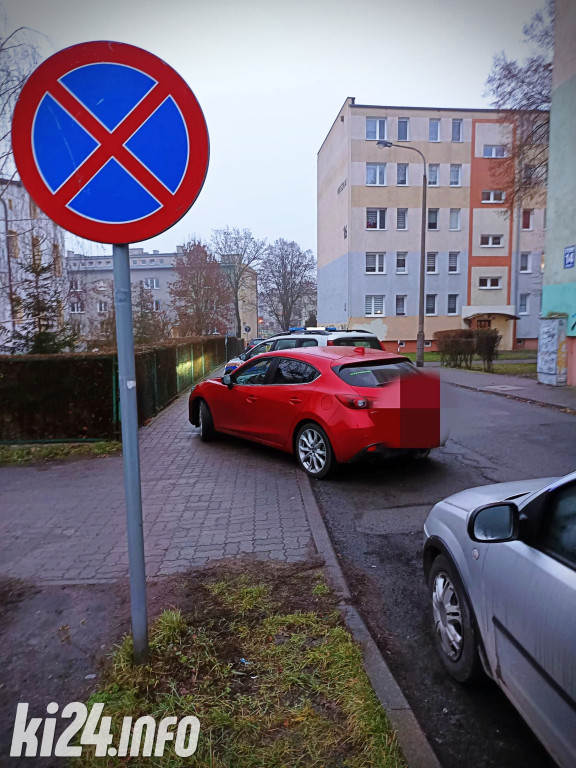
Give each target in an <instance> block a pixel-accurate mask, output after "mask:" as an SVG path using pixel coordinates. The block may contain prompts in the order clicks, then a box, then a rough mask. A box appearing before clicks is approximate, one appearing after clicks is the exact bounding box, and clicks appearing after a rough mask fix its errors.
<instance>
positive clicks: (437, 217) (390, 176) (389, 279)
mask: <svg viewBox="0 0 576 768" xmlns="http://www.w3.org/2000/svg"><path fill="white" fill-rule="evenodd" d="M513 132H514V126H513V125H512V124H506V123H503V121H502V120H501V119H500V117H499V115H498V114H497V113H496V112H495V111H493V110H457V109H454V110H452V109H424V108H414V107H388V106H376V105H363V104H356V103H355V100H354V98H348V99H346V101H345V102H344V104H343V106H342V108H341V110H340V112H339V114H338V116H337V117H336V120H335V121H334V123H333V125H332V127H331V129H330V131H329V133H328V135H327V137H326V139H325V141H324V143H323V144H322V147H321V148H320V151H319V153H318V322H319V323H321V324H335V325H338V326H343V327H346V326H350V327H364V328H366V329H369V330H372V331H374V332H375V333H377V334H378V336H379V338H380V339H382V340H384V341H385V342H388V343H389V347H390V349H395V348H396V347H397V346H399V347H403V348H405V349H406V351H408V350H410V349H412V348H415V340H416V331H417V318H418V310H419V276H420V237H421V221H422V183H423V175H424V171H426V176H427V190H426V192H427V205H426V269H425V337H426V342H427V345H431V343H432V335H433V333H434V332H435V331H437V330H447V329H453V328H466V327H492V328H497V329H498V330H499V331H500V333H501V334H502V336H503V341H502V344H501V348H502V349H513V348H516V347H526V348H528V347H535V346H536V343H537V336H538V316H539V310H540V295H541V280H542V277H541V262H542V255H543V251H544V223H545V221H544V210H543V209H542V208H536V207H534V208H525V209H523V208H519V209H518V210H516V209H515V207H514V205H513V204H512V200H511V197H512V195H511V194H510V192H509V191H507V190H509V189H511V188H512V187H513V174H514V173H515V167H514V161H513V159H512V158H510V157H509V154H510V146H511V138H513V135H514V133H513ZM381 141H388V142H392V143H393V144H394V145H395V146H390V147H385V146H381V145H379V142H381ZM410 149H412V150H413V149H417V150H419V151H420V152H421V153H422V154H423V155H424V157H425V159H426V166H425V167H424V164H423V162H422V160H421V158H420V156H419V155H418V154H417V153H416V152H414V151H409V150H410ZM507 198H508V199H507Z"/></svg>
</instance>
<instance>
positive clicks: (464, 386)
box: [444, 381, 576, 416]
mask: <svg viewBox="0 0 576 768" xmlns="http://www.w3.org/2000/svg"><path fill="white" fill-rule="evenodd" d="M444 383H445V384H449V385H450V386H451V387H460V389H469V390H471V391H472V392H480V393H482V394H484V395H498V396H499V397H507V398H508V400H518V401H519V402H521V403H531V404H532V405H538V406H540V408H551V409H552V410H553V411H558V412H559V413H569V414H570V415H571V416H576V409H575V408H570V406H569V405H556V403H547V402H546V401H544V400H534V399H533V398H531V397H522V396H521V395H511V394H510V393H509V392H495V391H494V390H490V389H483V388H482V387H473V386H472V385H471V384H456V382H454V381H445V382H444Z"/></svg>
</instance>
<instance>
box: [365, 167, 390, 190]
mask: <svg viewBox="0 0 576 768" xmlns="http://www.w3.org/2000/svg"><path fill="white" fill-rule="evenodd" d="M366 184H367V186H369V187H383V186H385V184H386V163H366Z"/></svg>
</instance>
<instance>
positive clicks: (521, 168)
mask: <svg viewBox="0 0 576 768" xmlns="http://www.w3.org/2000/svg"><path fill="white" fill-rule="evenodd" d="M524 41H525V42H526V43H527V44H529V45H531V46H532V48H533V53H532V55H531V56H529V57H528V58H527V59H526V60H525V61H523V62H519V61H516V60H515V59H509V58H508V57H507V56H506V54H505V53H504V51H502V52H501V53H499V54H498V55H496V56H495V57H494V60H493V64H492V71H491V72H490V75H489V76H488V79H487V80H486V89H487V95H490V96H491V97H492V106H493V107H494V108H495V109H497V110H499V111H500V112H501V113H502V116H501V120H502V122H503V123H506V124H512V125H514V126H515V132H514V133H513V135H512V137H511V139H510V141H509V147H508V150H509V151H508V154H509V156H510V157H512V158H513V160H514V161H515V166H516V172H515V173H513V172H511V169H510V167H506V164H502V163H496V164H495V167H497V166H499V167H500V168H501V169H502V171H503V175H504V177H503V186H504V188H505V189H506V192H507V197H508V200H509V203H510V206H512V205H513V204H514V201H515V200H516V201H517V200H522V199H523V198H528V197H530V198H533V199H535V200H537V201H539V202H542V198H543V197H544V196H545V194H546V187H545V185H546V179H547V166H548V131H549V109H550V100H551V94H552V56H553V48H554V0H547V3H546V7H545V9H544V10H541V11H538V13H536V14H535V15H534V16H533V17H532V19H531V21H530V22H529V23H528V24H526V25H525V26H524Z"/></svg>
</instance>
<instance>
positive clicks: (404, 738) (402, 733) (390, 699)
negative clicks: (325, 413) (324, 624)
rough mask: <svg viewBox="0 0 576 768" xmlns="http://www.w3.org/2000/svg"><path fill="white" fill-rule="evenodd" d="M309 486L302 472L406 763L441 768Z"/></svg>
mask: <svg viewBox="0 0 576 768" xmlns="http://www.w3.org/2000/svg"><path fill="white" fill-rule="evenodd" d="M310 483H311V481H310V479H309V478H308V476H307V475H305V474H303V473H299V474H298V486H299V489H300V493H301V495H302V501H303V503H304V508H305V510H306V516H307V518H308V523H309V525H310V529H311V531H312V538H313V539H314V543H315V545H316V549H317V550H318V553H319V554H320V556H321V557H322V558H323V559H324V563H325V566H324V567H325V570H326V573H327V577H328V581H329V583H330V586H331V587H332V588H333V590H334V591H335V592H336V594H337V595H338V597H340V600H341V604H340V606H339V607H340V610H341V612H342V614H343V616H344V620H345V622H346V625H347V626H348V629H349V630H350V632H351V633H352V636H353V637H354V639H355V640H356V642H357V643H358V644H359V645H360V646H361V648H362V655H363V657H364V669H365V670H366V674H367V675H368V678H369V680H370V683H371V685H372V688H373V689H374V692H375V693H376V696H377V697H378V699H379V701H380V703H381V704H382V707H383V708H384V710H385V711H386V716H387V717H388V720H389V721H390V723H391V724H392V727H393V728H394V730H395V732H396V736H397V738H398V743H399V744H400V748H401V750H402V752H403V754H404V757H405V759H406V762H407V764H408V766H409V768H441V765H440V763H439V761H438V758H437V757H436V755H435V754H434V751H433V749H432V747H431V746H430V744H429V742H428V739H427V738H426V736H425V734H424V731H423V730H422V728H421V727H420V725H419V723H418V721H417V720H416V717H415V716H414V713H413V712H412V710H411V708H410V705H409V704H408V702H407V701H406V698H405V696H404V694H403V693H402V690H401V689H400V686H399V685H398V683H397V682H396V680H395V679H394V676H393V675H392V672H391V671H390V669H389V667H388V665H387V664H386V661H385V659H384V657H383V656H382V654H381V653H380V650H379V648H378V646H377V645H376V643H375V641H374V638H373V637H372V635H371V634H370V631H369V630H368V627H367V626H366V624H365V623H364V621H363V619H362V617H361V616H360V614H359V613H358V611H357V609H356V608H355V606H354V605H352V603H351V601H352V595H351V593H350V589H349V587H348V584H347V582H346V579H345V577H344V574H343V572H342V568H341V567H340V563H339V562H338V556H337V555H336V552H335V551H334V547H333V546H332V542H331V541H330V536H329V534H328V530H327V528H326V525H325V524H324V520H323V518H322V515H321V513H320V509H319V508H318V504H317V503H316V499H315V497H314V493H313V491H312V487H311V484H310Z"/></svg>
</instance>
